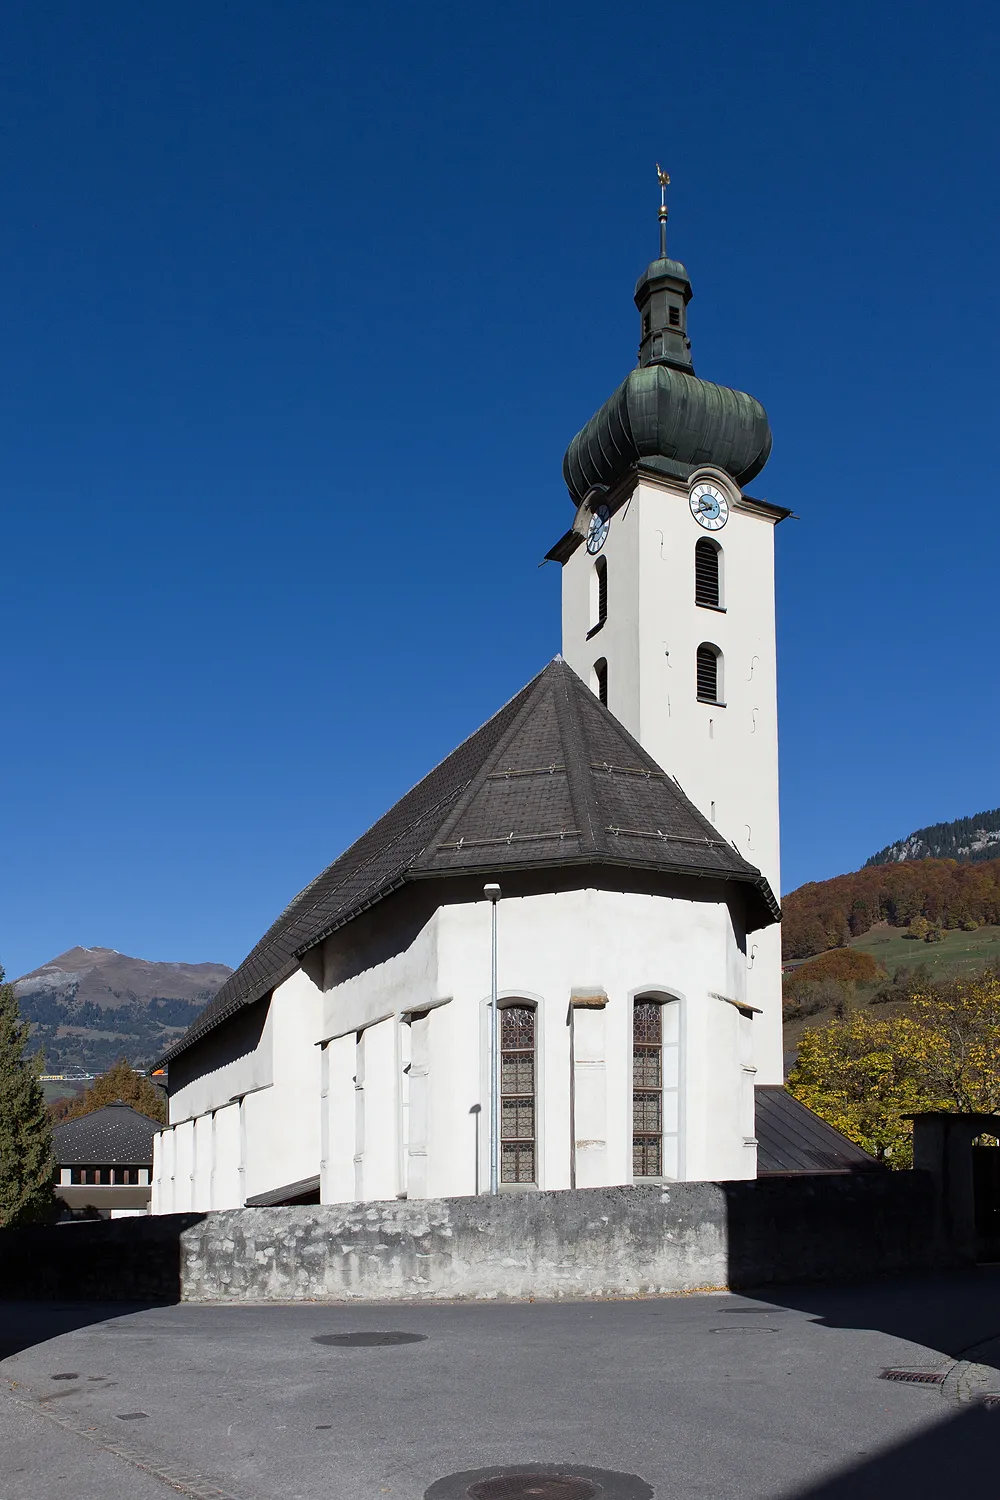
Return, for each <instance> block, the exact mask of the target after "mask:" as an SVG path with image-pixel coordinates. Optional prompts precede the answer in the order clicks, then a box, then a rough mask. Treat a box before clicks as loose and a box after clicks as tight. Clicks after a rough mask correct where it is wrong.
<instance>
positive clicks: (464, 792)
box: [412, 662, 552, 863]
mask: <svg viewBox="0 0 1000 1500" xmlns="http://www.w3.org/2000/svg"><path fill="white" fill-rule="evenodd" d="M551 667H552V663H551V662H549V663H548V665H546V666H544V667H543V668H542V670H541V671H540V672H539V673H538V675H537V677H534V678H532V680H531V682H529V683H528V684H527V687H525V688H522V689H521V691H522V692H523V693H524V694H525V699H524V702H523V703H522V704H521V707H520V708H519V709H518V711H517V713H516V714H515V715H514V718H513V721H512V723H511V724H510V727H509V728H508V730H507V733H506V734H505V735H504V736H503V737H502V738H501V740H500V741H499V743H498V744H496V745H494V746H493V748H492V750H489V751H488V752H487V753H486V755H485V756H484V757H483V760H482V761H481V763H480V766H479V769H478V771H475V772H473V774H472V775H471V776H470V777H469V779H468V781H467V782H466V783H465V786H464V787H463V788H462V789H461V791H460V792H459V794H458V796H457V797H456V799H455V803H454V806H453V807H452V809H451V811H450V813H449V814H448V816H447V817H446V818H445V819H444V821H443V822H442V823H439V824H438V827H437V833H436V835H435V839H436V842H437V843H445V842H446V841H447V835H448V834H449V833H450V832H451V830H452V829H453V828H454V826H455V824H456V823H457V822H458V820H459V818H460V817H461V816H462V813H463V812H464V811H465V810H466V808H467V807H468V805H469V803H470V802H471V801H472V799H473V797H475V796H476V794H477V793H478V792H479V790H480V788H481V787H482V785H483V783H484V782H485V781H486V779H487V777H488V776H489V774H490V770H491V769H492V768H493V767H494V766H495V765H496V762H497V760H498V758H499V757H500V756H501V755H502V754H503V752H504V750H505V749H506V748H507V746H508V745H509V744H510V743H511V741H512V740H513V739H514V737H515V735H516V734H517V733H518V732H519V731H520V728H521V726H522V724H523V723H524V721H525V719H526V718H528V717H529V715H530V714H531V712H532V711H533V709H534V707H535V703H536V700H537V698H538V696H539V693H540V691H541V688H542V685H543V683H544V681H545V678H546V674H547V673H548V672H549V671H550V670H551ZM515 696H516V694H515ZM513 701H514V700H513V698H512V699H510V702H513ZM426 847H427V846H426V844H425V845H424V848H422V849H421V850H420V854H417V855H415V856H414V860H413V861H412V862H413V863H416V861H417V860H418V859H419V858H420V856H421V855H422V854H423V852H424V849H426Z"/></svg>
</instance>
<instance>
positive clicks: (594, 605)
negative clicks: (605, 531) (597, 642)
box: [587, 557, 608, 641]
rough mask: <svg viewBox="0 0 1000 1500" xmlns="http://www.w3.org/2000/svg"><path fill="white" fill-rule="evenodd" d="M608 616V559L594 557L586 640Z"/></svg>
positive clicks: (595, 632) (601, 627)
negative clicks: (589, 621)
mask: <svg viewBox="0 0 1000 1500" xmlns="http://www.w3.org/2000/svg"><path fill="white" fill-rule="evenodd" d="M607 618H608V560H607V558H606V557H595V558H594V567H593V571H592V573H591V575H590V620H591V624H590V629H589V630H588V631H587V640H588V641H589V640H590V639H591V637H592V636H595V635H596V634H597V632H598V631H599V630H603V629H604V626H605V624H606V623H607Z"/></svg>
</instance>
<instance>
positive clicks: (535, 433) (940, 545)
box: [0, 0, 1000, 974]
mask: <svg viewBox="0 0 1000 1500" xmlns="http://www.w3.org/2000/svg"><path fill="white" fill-rule="evenodd" d="M4 32H5V36H4V47H3V52H2V56H0V120H2V127H3V137H4V142H5V146H4V152H3V161H2V165H0V189H2V203H3V208H2V212H0V287H2V289H3V297H2V302H0V309H2V311H0V388H2V400H0V455H2V470H0V472H2V484H3V491H4V495H3V500H4V504H3V516H4V543H5V545H4V548H3V564H4V565H3V579H2V591H0V609H2V610H3V616H4V619H3V642H4V647H3V652H2V665H0V671H2V704H3V710H4V726H3V734H2V737H0V755H2V760H3V764H2V776H3V785H4V788H5V797H4V806H3V825H2V835H3V849H4V858H3V862H2V869H3V876H2V878H3V891H2V921H0V956H2V958H3V961H4V963H5V965H6V967H7V970H8V973H11V974H18V973H21V972H24V971H26V970H28V969H30V968H32V967H34V966H35V965H37V964H40V963H42V962H44V961H45V960H46V959H48V958H50V957H52V956H53V955H55V954H56V953H58V952H60V951H62V950H64V949H66V948H68V947H70V946H72V945H73V944H76V943H82V944H87V945H106V946H111V947H115V948H119V949H121V950H122V951H124V952H131V953H135V954H138V955H141V956H143V957H148V958H169V959H186V960H190V961H196V960H202V959H216V960H223V961H226V962H229V963H236V962H238V961H239V960H240V959H241V958H242V957H243V955H244V954H245V952H246V951H247V950H248V949H249V947H250V946H252V944H253V943H254V942H255V941H256V939H257V938H258V937H259V935H260V933H261V932H262V931H263V929H264V927H265V926H266V925H267V924H268V923H269V922H270V921H271V920H272V919H273V917H274V916H275V915H276V914H277V912H278V911H279V910H280V909H281V908H282V907H283V906H284V905H285V903H286V902H287V901H288V899H289V898H290V897H291V896H292V895H293V894H294V893H295V891H296V890H298V889H299V888H300V887H301V886H302V885H303V884H304V883H305V882H306V881H307V880H309V879H311V878H312V876H313V875H314V874H316V873H317V871H318V870H319V869H320V868H322V866H324V865H325V864H327V863H328V862H329V861H330V860H331V859H332V858H333V857H334V856H335V855H336V854H337V853H338V852H339V851H340V850H341V849H342V848H343V847H344V846H345V845H346V844H347V843H348V842H350V840H351V839H353V838H354V837H355V836H356V835H357V834H359V833H360V832H362V831H363V830H364V829H365V828H366V827H367V826H368V825H369V824H370V823H371V822H372V821H373V820H374V818H375V817H377V816H378V814H379V813H381V812H382V811H383V810H384V809H385V807H387V806H388V805H389V804H390V803H391V802H392V801H394V800H395V798H396V797H397V796H399V795H400V794H401V793H402V792H403V791H404V790H405V789H406V788H407V787H408V786H410V785H411V784H412V783H413V782H414V781H415V780H417V779H418V778H419V777H420V776H421V775H422V774H423V773H424V772H425V771H426V770H427V769H428V768H429V767H430V766H431V765H432V764H433V763H434V762H436V761H437V760H439V759H440V758H441V757H442V756H443V755H444V754H446V753H447V752H448V751H449V750H450V749H452V748H453V747H454V745H455V744H457V743H458V741H459V740H460V739H461V738H462V737H463V736H465V735H466V734H467V733H469V732H470V731H471V730H472V729H474V728H475V727H476V726H477V725H478V724H479V723H480V722H481V721H482V720H483V719H485V718H487V717H488V716H489V715H490V714H491V713H492V712H493V711H494V710H495V709H496V708H497V707H498V706H499V705H500V704H501V703H502V702H503V701H505V700H506V699H507V698H508V697H510V695H511V694H512V693H514V692H515V691H516V690H517V689H518V688H519V687H520V686H521V685H522V684H523V683H524V682H525V681H526V680H527V679H528V678H529V677H531V676H532V675H533V674H534V673H535V672H536V671H537V670H538V669H539V668H540V667H541V666H542V665H543V664H544V663H545V661H546V660H547V659H548V658H549V657H551V656H552V655H553V654H554V653H555V652H556V651H557V650H558V648H559V608H558V591H559V578H558V572H557V570H556V568H555V567H553V566H549V567H545V568H542V569H539V568H538V566H537V564H538V561H539V559H540V558H541V557H542V556H543V554H544V553H545V551H546V549H547V548H548V547H549V546H550V545H551V543H552V542H553V541H554V540H555V539H556V537H557V536H558V535H559V534H560V533H561V532H562V531H563V530H564V529H565V527H566V525H567V524H568V522H569V520H570V519H571V516H572V509H571V506H570V503H569V501H568V499H567V496H566V492H565V489H564V487H563V485H562V481H561V475H560V464H561V459H562V454H563V451H564V449H565V447H566V444H567V442H568V441H569V439H570V438H571V437H572V436H573V434H574V433H575V432H576V430H577V429H578V428H579V427H580V426H581V425H582V424H583V422H584V421H585V420H586V419H587V418H588V417H589V416H590V414H591V412H592V411H593V410H595V409H596V407H597V406H598V405H599V404H600V403H601V402H602V401H603V400H604V398H605V397H606V396H607V395H608V394H609V393H610V391H611V390H612V389H613V388H614V386H615V385H617V383H618V382H619V381H620V380H621V379H622V378H623V377H624V375H625V374H626V373H627V371H628V370H629V368H630V367H631V365H632V363H633V361H634V357H635V344H636V321H635V320H636V315H635V311H634V308H633V307H632V303H631V292H632V287H633V285H634V282H635V279H636V277H637V275H638V274H639V272H640V271H641V269H642V268H643V266H644V265H645V263H646V261H647V260H649V259H650V258H651V257H652V255H653V254H654V252H655V244H656V220H655V205H656V185H655V179H654V175H653V163H654V161H655V160H656V159H658V158H659V159H660V160H662V161H663V162H664V163H665V164H666V165H668V166H669V168H670V170H671V173H672V175H673V187H672V189H671V197H670V202H671V223H670V231H671V240H670V243H671V249H672V251H673V253H675V254H676V255H678V256H679V257H680V258H681V259H683V260H684V261H685V262H686V264H687V266H688V268H689V270H690V272H691V276H692V281H693V284H694V290H695V300H694V302H693V304H692V307H691V313H690V330H691V334H692V338H693V344H694V353H695V358H696V363H697V368H698V372H699V374H701V375H704V376H705V377H707V378H709V379H713V380H718V381H720V382H722V383H724V384H729V385H735V386H738V387H741V388H743V389H747V390H750V391H752V392H754V394H756V395H757V396H758V397H760V399H761V400H762V401H763V402H764V404H765V405H766V407H767V409H768V412H769V414H770V417H771V423H772V427H773V430H774V439H775V441H774V453H773V456H772V458H771V461H770V463H769V464H768V467H767V468H766V470H765V471H764V473H763V475H762V476H761V477H760V478H759V479H758V480H757V481H755V483H754V486H753V489H754V492H755V493H757V494H760V495H763V496H765V497H767V498H769V499H771V500H773V501H775V502H776V503H778V504H780V505H785V506H790V507H792V508H793V509H794V510H795V512H796V513H797V515H798V516H799V517H800V519H799V520H797V521H789V522H787V523H786V524H784V525H782V526H781V527H780V528H779V531H778V537H777V540H778V566H779V598H778V607H779V669H780V695H781V736H782V739H781V744H782V795H783V800H782V816H783V848H784V852H783V859H784V877H785V879H784V884H785V889H786V890H788V889H791V888H792V887H794V886H795V885H797V884H799V883H801V882H802V881H804V880H807V879H821V878H824V877H826V876H828V875H832V874H836V873H839V872H841V871H843V870H848V869H853V868H856V867H857V866H858V865H859V864H860V863H861V862H862V861H863V860H864V859H865V858H866V857H867V855H868V854H870V853H871V852H872V851H873V850H875V849H877V848H878V847H879V846H880V845H882V844H884V843H886V842H887V841H889V840H890V839H892V838H894V837H897V836H901V835H903V834H906V833H908V832H909V831H910V830H911V829H912V828H914V827H916V826H920V825H923V824H926V823H930V822H933V821H936V820H938V819H943V818H950V817H955V816H959V815H963V814H967V813H972V812H975V811H978V810H979V809H980V808H982V807H992V806H995V805H997V804H998V803H1000V771H998V761H1000V756H998V752H997V745H998V742H1000V713H998V707H997V692H996V681H995V675H996V674H995V668H994V665H993V659H994V655H995V650H996V647H995V642H996V635H997V625H996V618H997V611H996V594H997V576H998V575H997V562H998V559H997V525H996V518H995V513H996V504H997V502H996V479H995V476H994V473H993V472H992V469H993V461H994V456H995V450H996V415H995V409H996V403H997V380H996V373H995V372H996V368H997V359H998V353H1000V349H998V342H1000V341H998V317H997V304H996V292H995V283H996V244H997V239H998V229H1000V224H998V218H1000V214H998V207H997V195H996V192H995V181H996V162H997V157H998V144H1000V142H998V139H997V136H998V128H997V112H996V108H995V97H994V95H995V78H996V74H997V67H998V62H1000V59H998V55H997V54H998V46H997V39H998V27H997V21H996V13H995V7H993V6H991V5H987V4H985V3H984V4H977V3H961V0H959V3H957V4H950V5H947V6H946V5H943V4H926V3H924V4H921V3H919V0H916V3H912V4H910V5H907V6H905V7H887V6H881V7H879V6H872V5H870V4H868V3H865V4H861V3H854V0H848V3H843V4H830V5H826V6H807V5H802V4H801V3H771V4H768V3H758V4H753V5H751V4H748V3H746V0H743V3H741V4H733V3H724V0H707V3H703V4H701V5H698V6H696V7H688V8H687V9H686V10H685V11H684V13H683V17H681V15H680V13H679V12H677V11H676V10H674V11H671V10H670V9H669V7H668V8H666V9H663V10H662V11H661V12H659V13H657V12H656V10H655V8H654V9H652V10H651V9H650V7H649V6H648V5H640V4H637V3H631V0H625V3H619V4H616V5H614V6H610V5H607V6H598V5H593V4H578V5H574V6H570V5H564V4H560V3H551V4H548V5H545V6H538V5H534V4H531V5H529V4H524V3H520V0H513V3H510V0H508V3H505V4H504V5H502V6H500V5H478V6H469V5H468V4H463V5H459V4H457V3H451V0H448V3H443V4H432V5H429V6H428V5H421V6H418V5H413V4H411V5H403V4H394V3H392V0H389V3H386V4H383V5H382V6H379V7H370V6H365V7H358V6H352V7H347V6H344V5H338V4H332V3H314V0H294V3H291V4H288V3H276V0H275V3H265V0H240V3H239V4H236V3H232V0H231V3H221V0H208V3H205V0H198V3H185V0H174V3H172V4H171V5H169V6H165V7H153V6H136V5H133V4H126V3H124V0H105V3H104V4H102V5H100V6H91V7H82V6H79V5H76V4H70V3H67V0H48V3H46V4H45V5H39V4H37V3H36V0H10V3H9V4H8V6H7V8H6V10H5V23H4Z"/></svg>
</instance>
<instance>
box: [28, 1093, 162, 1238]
mask: <svg viewBox="0 0 1000 1500" xmlns="http://www.w3.org/2000/svg"><path fill="white" fill-rule="evenodd" d="M159 1129H160V1126H159V1124H158V1123H157V1121H156V1120H151V1119H150V1118H149V1116H148V1115H143V1114H140V1113H139V1111H138V1110H135V1109H133V1108H132V1106H131V1105H130V1104H123V1103H121V1101H119V1102H118V1103H116V1104H109V1105H107V1106H106V1107H105V1108H104V1109H95V1110H92V1111H91V1112H90V1114H87V1115H80V1116H79V1117H78V1118H77V1119H75V1120H64V1121H63V1123H62V1124H61V1125H57V1126H56V1127H55V1129H54V1130H53V1132H52V1137H53V1148H54V1154H55V1159H56V1165H57V1168H58V1171H57V1173H56V1187H55V1192H56V1197H57V1198H61V1199H62V1201H63V1203H65V1205H66V1207H67V1208H68V1209H71V1210H73V1211H74V1212H77V1213H79V1212H81V1211H82V1210H85V1209H96V1210H97V1211H98V1212H99V1213H100V1214H101V1216H102V1217H104V1218H107V1217H111V1218H117V1217H118V1215H119V1214H127V1213H145V1212H147V1210H148V1207H149V1198H150V1191H151V1178H152V1168H153V1141H154V1138H155V1136H156V1133H157V1131H158V1130H159Z"/></svg>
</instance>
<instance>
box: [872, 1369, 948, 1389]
mask: <svg viewBox="0 0 1000 1500" xmlns="http://www.w3.org/2000/svg"><path fill="white" fill-rule="evenodd" d="M944 1373H945V1372H944V1371H943V1370H883V1371H882V1373H881V1375H880V1376H879V1380H898V1381H900V1382H901V1383H902V1384H903V1385H944Z"/></svg>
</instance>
